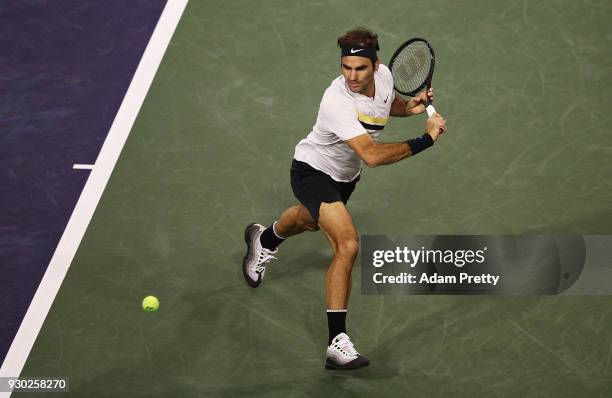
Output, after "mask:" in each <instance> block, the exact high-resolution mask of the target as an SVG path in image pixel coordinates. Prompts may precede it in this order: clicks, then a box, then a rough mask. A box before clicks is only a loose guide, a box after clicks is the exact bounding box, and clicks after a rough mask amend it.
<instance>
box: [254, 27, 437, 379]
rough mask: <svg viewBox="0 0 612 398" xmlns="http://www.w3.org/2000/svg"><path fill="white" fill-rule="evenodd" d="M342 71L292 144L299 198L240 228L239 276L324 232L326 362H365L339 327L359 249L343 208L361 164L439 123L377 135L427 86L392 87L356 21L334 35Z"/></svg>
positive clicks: (423, 139) (414, 146)
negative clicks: (327, 257)
mask: <svg viewBox="0 0 612 398" xmlns="http://www.w3.org/2000/svg"><path fill="white" fill-rule="evenodd" d="M338 46H339V47H340V50H341V58H340V68H341V72H342V75H341V76H339V77H337V78H336V79H334V80H333V81H332V83H331V85H330V86H329V87H328V88H327V90H325V93H324V94H323V99H322V100H321V105H320V108H319V114H318V116H317V121H316V124H315V125H314V127H313V128H312V131H311V132H310V134H308V136H307V137H306V138H304V139H303V140H301V141H300V142H299V143H298V144H297V145H296V147H295V154H294V156H293V158H294V159H293V163H292V165H291V187H292V189H293V193H294V194H295V197H296V198H297V199H298V201H299V202H300V204H299V205H296V206H292V207H290V208H288V209H287V210H285V211H284V212H283V213H282V214H281V216H280V218H279V219H278V220H277V221H275V222H274V223H273V224H272V225H270V226H269V227H267V228H266V227H264V226H263V225H261V224H255V223H254V224H250V225H248V226H247V227H246V230H245V241H246V244H247V252H246V255H245V257H244V260H243V264H242V268H243V274H244V278H245V279H246V282H247V283H248V284H249V285H250V286H252V287H257V286H259V285H260V284H261V282H262V280H263V278H264V275H265V272H266V264H267V263H269V262H270V260H272V259H274V258H275V257H274V255H275V254H276V253H277V251H278V246H279V245H280V244H281V243H282V242H283V241H284V240H285V239H287V238H289V237H291V236H294V235H297V234H300V233H302V232H304V231H317V230H319V228H320V229H321V230H322V231H323V233H325V235H326V236H327V239H329V242H330V244H331V246H332V250H333V258H332V260H331V264H330V265H329V269H328V270H327V274H326V277H325V288H326V294H327V323H328V328H329V340H328V342H327V344H328V347H327V353H326V361H325V367H326V368H327V369H338V370H344V369H357V368H360V367H362V366H366V365H368V364H369V360H368V359H367V358H366V357H365V356H363V355H361V354H360V353H359V352H357V350H356V349H355V347H354V346H353V343H352V342H351V339H350V338H349V336H348V335H347V333H346V326H345V320H346V314H347V308H348V300H349V295H350V291H351V271H352V269H353V263H354V262H355V258H356V256H357V251H358V249H359V243H358V237H357V231H356V229H355V226H354V225H353V219H352V218H351V214H350V213H349V211H348V210H347V208H346V203H347V202H348V200H349V198H350V196H351V193H352V192H353V190H354V189H355V185H356V184H357V182H358V181H359V179H360V175H361V167H362V164H363V163H365V164H366V165H367V166H368V167H376V166H380V165H384V164H391V163H395V162H398V161H400V160H402V159H404V158H406V157H408V156H414V155H416V154H417V153H419V152H421V151H423V150H425V149H427V148H429V147H431V146H432V145H433V144H434V142H435V141H436V140H437V139H438V137H439V136H440V134H442V133H444V132H445V131H446V122H445V121H444V119H443V118H442V117H441V116H440V115H438V114H437V113H436V114H434V115H432V117H431V118H429V119H428V120H427V122H426V132H425V134H423V135H421V136H419V137H416V138H412V139H409V140H407V141H405V142H398V143H378V142H377V140H378V138H379V136H380V135H381V133H382V131H383V129H384V128H385V125H386V124H387V120H388V119H389V116H398V117H404V116H411V115H417V114H421V113H423V112H424V111H425V105H424V104H427V103H428V102H429V101H430V100H431V99H433V89H429V90H427V91H426V92H422V93H420V94H419V95H417V96H416V97H414V98H411V99H409V100H405V99H403V98H401V97H400V96H397V95H396V94H395V91H394V88H393V77H392V75H391V72H390V71H389V68H387V67H386V66H385V65H383V64H381V63H380V60H379V59H378V56H377V51H378V50H379V49H380V48H379V45H378V36H377V35H376V34H374V33H373V32H371V31H369V30H367V29H363V28H357V29H354V30H351V31H349V32H347V33H346V34H344V35H343V36H341V37H339V38H338Z"/></svg>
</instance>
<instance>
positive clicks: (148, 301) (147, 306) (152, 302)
mask: <svg viewBox="0 0 612 398" xmlns="http://www.w3.org/2000/svg"><path fill="white" fill-rule="evenodd" d="M158 308H159V300H158V299H157V297H155V296H147V297H145V298H144V299H142V309H143V310H145V311H146V312H153V311H157V310H158Z"/></svg>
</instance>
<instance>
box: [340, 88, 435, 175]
mask: <svg viewBox="0 0 612 398" xmlns="http://www.w3.org/2000/svg"><path fill="white" fill-rule="evenodd" d="M396 98H397V97H396ZM423 109H425V108H424V107H423ZM445 131H446V121H445V120H444V118H442V116H440V115H439V114H437V113H435V114H433V115H432V117H431V118H429V119H428V120H427V133H426V134H427V135H429V136H430V137H431V140H432V141H433V142H435V141H437V139H438V137H439V136H440V134H442V133H444V132H445ZM419 138H422V137H419ZM417 139H418V138H417ZM417 139H413V140H408V141H406V142H396V143H377V142H376V141H374V140H373V139H372V137H370V135H369V134H362V135H359V136H357V137H355V138H351V139H350V140H346V141H345V142H346V143H347V144H348V146H350V147H351V149H352V150H353V151H355V153H356V154H357V155H358V156H359V157H360V158H361V159H362V160H363V161H364V163H365V164H366V165H367V166H368V167H376V166H380V165H383V164H391V163H395V162H399V161H400V160H402V159H404V158H407V157H408V156H412V155H415V154H416V153H418V152H416V150H415V148H414V146H415V143H414V140H417ZM417 145H418V143H417Z"/></svg>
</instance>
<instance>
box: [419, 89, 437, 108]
mask: <svg viewBox="0 0 612 398" xmlns="http://www.w3.org/2000/svg"><path fill="white" fill-rule="evenodd" d="M433 97H434V90H433V88H430V89H429V90H427V91H422V92H421V93H419V95H417V96H416V97H414V102H416V104H417V105H418V104H428V103H430V102H431V101H433Z"/></svg>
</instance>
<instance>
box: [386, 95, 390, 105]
mask: <svg viewBox="0 0 612 398" xmlns="http://www.w3.org/2000/svg"><path fill="white" fill-rule="evenodd" d="M388 99H389V94H387V98H385V104H386V103H387V100H388Z"/></svg>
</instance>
